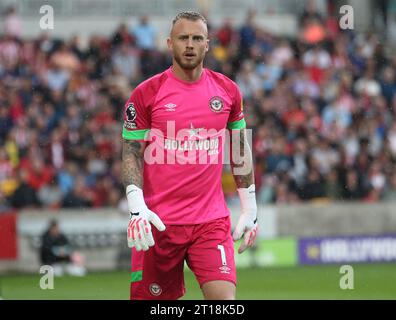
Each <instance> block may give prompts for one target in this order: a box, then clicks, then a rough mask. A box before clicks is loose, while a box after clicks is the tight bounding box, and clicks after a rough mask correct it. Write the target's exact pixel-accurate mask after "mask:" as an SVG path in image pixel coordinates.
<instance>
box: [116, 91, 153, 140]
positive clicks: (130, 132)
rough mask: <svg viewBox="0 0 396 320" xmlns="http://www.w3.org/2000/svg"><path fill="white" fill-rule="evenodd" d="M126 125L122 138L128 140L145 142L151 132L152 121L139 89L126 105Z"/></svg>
mask: <svg viewBox="0 0 396 320" xmlns="http://www.w3.org/2000/svg"><path fill="white" fill-rule="evenodd" d="M123 120H124V125H123V128H122V137H123V138H124V139H126V140H140V141H142V140H144V139H145V137H146V135H147V133H148V131H149V130H150V126H151V121H150V114H149V111H148V108H147V106H146V105H145V103H144V101H143V99H142V94H141V92H140V90H139V87H138V88H136V89H135V90H134V91H133V92H132V94H131V96H130V98H129V99H128V101H127V102H126V103H125V106H124V112H123Z"/></svg>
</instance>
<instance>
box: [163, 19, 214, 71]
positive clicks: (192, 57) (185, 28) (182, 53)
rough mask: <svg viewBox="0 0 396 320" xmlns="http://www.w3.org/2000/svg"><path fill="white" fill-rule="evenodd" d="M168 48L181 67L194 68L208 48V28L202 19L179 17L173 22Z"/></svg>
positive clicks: (200, 61)
mask: <svg viewBox="0 0 396 320" xmlns="http://www.w3.org/2000/svg"><path fill="white" fill-rule="evenodd" d="M167 44H168V49H169V51H170V52H171V53H172V55H173V57H174V59H175V60H176V62H177V64H178V65H180V67H182V68H183V69H195V68H196V67H197V66H199V65H200V64H201V63H202V61H203V59H204V58H205V54H206V52H207V51H208V50H209V39H208V29H207V27H206V24H205V23H204V22H203V21H202V20H196V21H191V20H187V19H180V20H178V21H176V23H175V24H174V26H173V28H172V31H171V35H170V38H168V40H167Z"/></svg>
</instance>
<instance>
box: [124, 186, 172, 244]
mask: <svg viewBox="0 0 396 320" xmlns="http://www.w3.org/2000/svg"><path fill="white" fill-rule="evenodd" d="M126 194H127V200H128V208H129V212H130V215H131V216H130V221H129V224H128V232H127V239H128V247H129V248H133V247H135V248H136V250H137V251H140V250H144V251H146V250H148V249H149V247H152V246H153V245H154V244H155V242H154V238H153V234H152V232H151V223H152V224H153V225H154V226H155V227H156V228H157V229H158V230H159V231H164V230H165V225H164V224H163V222H162V221H161V219H160V218H159V217H158V216H157V215H156V214H155V213H154V212H153V211H151V210H150V209H149V208H147V205H146V203H145V202H144V198H143V191H142V189H140V188H139V187H137V186H135V185H129V186H128V187H127V188H126Z"/></svg>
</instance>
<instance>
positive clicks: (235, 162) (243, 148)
mask: <svg viewBox="0 0 396 320" xmlns="http://www.w3.org/2000/svg"><path fill="white" fill-rule="evenodd" d="M238 142H239V148H238ZM231 169H232V174H233V176H234V179H235V183H236V185H237V188H248V187H249V186H250V185H251V184H253V183H254V175H253V159H252V151H251V150H250V146H249V143H248V141H247V138H246V134H245V130H241V131H240V134H239V135H238V134H236V133H233V136H232V143H231Z"/></svg>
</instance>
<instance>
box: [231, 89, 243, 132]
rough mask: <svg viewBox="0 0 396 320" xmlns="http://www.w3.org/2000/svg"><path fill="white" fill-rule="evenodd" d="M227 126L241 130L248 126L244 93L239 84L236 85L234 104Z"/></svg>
mask: <svg viewBox="0 0 396 320" xmlns="http://www.w3.org/2000/svg"><path fill="white" fill-rule="evenodd" d="M227 128H228V129H231V130H241V129H243V128H246V122H245V118H244V115H243V99H242V94H241V91H240V90H239V88H238V86H237V85H235V87H234V95H233V104H232V107H231V112H230V116H229V118H228V123H227Z"/></svg>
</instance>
